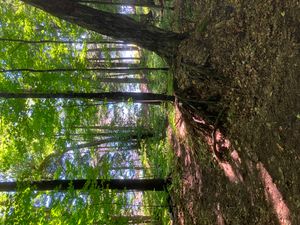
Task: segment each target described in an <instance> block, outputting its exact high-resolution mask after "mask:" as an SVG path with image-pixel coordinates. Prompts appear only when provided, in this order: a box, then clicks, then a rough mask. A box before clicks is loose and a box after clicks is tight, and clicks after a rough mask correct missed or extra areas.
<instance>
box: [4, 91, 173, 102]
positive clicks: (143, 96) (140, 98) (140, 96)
mask: <svg viewBox="0 0 300 225" xmlns="http://www.w3.org/2000/svg"><path fill="white" fill-rule="evenodd" d="M0 98H50V99H54V98H66V99H96V100H101V101H108V102H124V101H125V102H126V101H128V100H129V99H132V101H133V102H139V103H143V102H145V103H149V102H151V103H162V102H164V101H174V100H175V97H174V96H171V95H163V94H154V93H136V92H101V93H76V92H67V93H30V92H28V93H12V92H6V93H0Z"/></svg>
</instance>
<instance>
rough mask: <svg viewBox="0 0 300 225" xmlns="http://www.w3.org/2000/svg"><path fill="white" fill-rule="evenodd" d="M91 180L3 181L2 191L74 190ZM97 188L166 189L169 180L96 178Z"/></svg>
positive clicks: (0, 190)
mask: <svg viewBox="0 0 300 225" xmlns="http://www.w3.org/2000/svg"><path fill="white" fill-rule="evenodd" d="M89 183H90V181H89V180H85V179H80V180H41V181H31V182H23V181H20V182H1V183H0V192H15V191H17V190H18V187H27V186H30V187H32V188H33V190H35V191H52V190H58V191H66V190H68V189H69V188H70V186H71V187H72V188H73V189H74V190H81V189H83V188H84V187H85V185H86V184H87V185H88V184H89ZM95 183H96V186H97V188H109V189H114V190H124V189H126V190H136V191H154V190H155V191H164V190H165V189H166V188H167V186H168V184H169V183H170V181H169V180H165V179H142V180H141V179H111V180H103V179H97V180H96V182H95Z"/></svg>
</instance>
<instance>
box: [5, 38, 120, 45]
mask: <svg viewBox="0 0 300 225" xmlns="http://www.w3.org/2000/svg"><path fill="white" fill-rule="evenodd" d="M0 41H5V42H15V43H22V44H48V43H49V44H84V43H86V44H124V42H122V41H112V40H111V41H102V40H101V41H100V40H99V41H90V40H87V41H84V40H83V41H61V40H37V41H35V40H22V39H11V38H0Z"/></svg>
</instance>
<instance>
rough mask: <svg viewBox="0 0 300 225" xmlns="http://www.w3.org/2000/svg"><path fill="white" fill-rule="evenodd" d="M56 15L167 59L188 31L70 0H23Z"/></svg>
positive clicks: (168, 59)
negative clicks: (169, 28) (181, 31)
mask: <svg viewBox="0 0 300 225" xmlns="http://www.w3.org/2000/svg"><path fill="white" fill-rule="evenodd" d="M21 1H23V2H25V3H28V4H30V5H33V6H35V7H38V8H40V9H42V10H44V11H46V12H48V13H50V14H52V15H54V16H57V17H59V18H61V19H63V20H66V21H68V22H71V23H74V24H77V25H79V26H82V27H84V28H86V29H89V30H93V31H95V32H97V33H100V34H103V35H106V36H110V37H113V38H115V39H118V40H122V41H125V42H128V43H134V44H137V45H138V46H140V47H142V48H145V49H148V50H150V51H154V52H156V53H157V54H158V55H160V56H161V57H164V58H165V59H166V60H167V61H170V60H173V59H174V57H175V54H174V53H176V51H177V47H178V45H179V43H180V42H181V41H182V40H183V39H184V38H186V35H183V34H178V33H174V32H170V31H165V30H163V29H160V28H158V27H155V26H151V25H147V26H146V25H145V24H142V23H139V22H137V21H135V20H134V19H132V18H130V17H129V16H126V15H122V14H114V13H110V12H105V11H101V10H97V9H94V8H91V7H88V6H86V5H81V4H79V3H76V2H74V1H70V0H21Z"/></svg>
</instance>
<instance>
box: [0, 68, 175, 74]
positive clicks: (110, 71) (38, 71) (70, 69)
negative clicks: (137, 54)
mask: <svg viewBox="0 0 300 225" xmlns="http://www.w3.org/2000/svg"><path fill="white" fill-rule="evenodd" d="M168 70H169V68H168V67H161V68H148V67H137V68H121V69H116V68H85V69H77V68H56V69H31V68H17V69H0V73H15V72H18V73H19V72H30V73H57V72H76V71H99V72H109V73H124V72H126V73H130V72H136V71H168Z"/></svg>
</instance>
